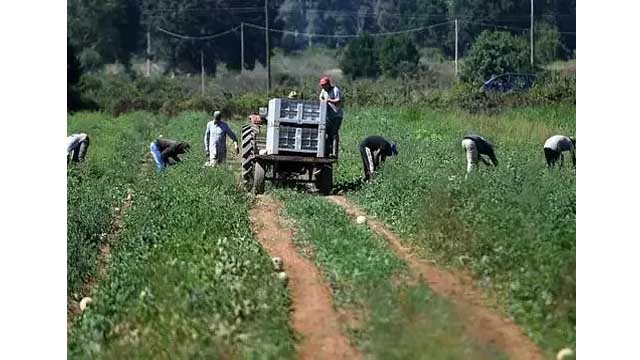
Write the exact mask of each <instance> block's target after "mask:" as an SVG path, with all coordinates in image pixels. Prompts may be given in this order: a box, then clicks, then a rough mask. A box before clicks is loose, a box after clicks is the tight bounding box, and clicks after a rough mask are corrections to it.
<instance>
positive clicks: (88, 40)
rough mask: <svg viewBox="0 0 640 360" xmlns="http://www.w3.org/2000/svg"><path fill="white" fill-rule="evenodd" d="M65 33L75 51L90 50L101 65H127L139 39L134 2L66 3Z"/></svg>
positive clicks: (86, 0)
mask: <svg viewBox="0 0 640 360" xmlns="http://www.w3.org/2000/svg"><path fill="white" fill-rule="evenodd" d="M67 15H68V17H67V19H68V20H67V30H68V33H69V37H70V39H71V41H73V42H74V44H75V45H76V46H77V47H78V51H79V52H80V51H83V50H84V49H91V50H93V51H95V52H97V53H98V54H99V56H100V58H101V59H102V61H104V62H113V61H119V62H121V63H123V64H125V65H128V64H129V60H130V58H131V55H132V53H134V52H136V50H138V48H139V45H140V39H141V32H140V8H139V6H138V2H137V1H136V0H69V2H68V5H67Z"/></svg>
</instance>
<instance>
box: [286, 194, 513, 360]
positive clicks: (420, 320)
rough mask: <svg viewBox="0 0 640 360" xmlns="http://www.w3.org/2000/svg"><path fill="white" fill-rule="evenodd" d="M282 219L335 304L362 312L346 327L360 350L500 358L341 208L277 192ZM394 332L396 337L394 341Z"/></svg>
mask: <svg viewBox="0 0 640 360" xmlns="http://www.w3.org/2000/svg"><path fill="white" fill-rule="evenodd" d="M276 193H277V194H278V197H279V198H280V199H281V200H282V201H283V202H284V212H285V215H286V216H287V217H288V218H290V219H291V220H293V221H294V223H295V226H296V229H297V230H298V232H297V236H296V238H295V242H296V245H297V246H298V247H299V248H301V249H307V250H310V251H307V252H309V253H311V257H312V259H313V260H314V261H315V262H316V263H317V264H318V266H319V267H320V269H322V271H323V273H324V274H325V276H326V277H327V279H328V281H329V283H330V285H331V287H332V289H333V293H334V304H335V305H336V306H337V307H339V308H341V309H343V310H346V311H352V312H355V313H361V314H364V316H363V317H364V319H363V323H362V324H360V325H355V326H354V327H352V328H350V329H349V332H350V334H351V335H352V338H353V339H354V341H355V342H356V343H357V345H358V347H359V348H360V349H361V350H362V351H363V352H364V353H366V354H367V356H370V357H372V358H376V359H415V358H428V359H469V358H473V359H499V358H501V356H502V355H501V354H499V353H498V352H497V350H496V349H494V348H492V347H491V346H490V345H479V344H476V343H475V342H474V341H472V340H471V339H469V338H468V337H467V336H466V335H465V334H464V331H463V327H462V325H463V324H462V322H461V321H460V319H458V318H457V317H456V316H455V315H454V311H453V309H452V308H451V305H450V304H449V303H447V301H445V300H444V299H442V298H439V297H437V296H436V295H435V294H433V293H432V292H431V291H430V290H429V289H428V288H427V287H426V286H424V285H421V284H420V285H408V284H407V283H406V281H405V280H406V276H407V275H408V274H407V266H406V264H405V263H404V262H403V261H402V260H401V259H398V258H397V257H395V255H394V254H393V252H392V251H391V249H390V247H389V245H388V243H387V242H386V240H384V239H383V238H381V237H380V236H378V235H376V234H374V233H372V232H371V231H370V230H369V229H368V228H367V227H364V226H358V225H356V224H355V223H353V222H352V220H351V219H350V218H349V216H348V215H347V214H346V213H345V212H344V210H343V209H342V208H340V207H338V206H337V205H335V204H332V203H330V202H328V201H326V200H325V199H322V198H321V197H317V196H310V195H307V194H302V193H296V192H293V191H277V192H276ZM389 334H393V336H392V337H391V336H389Z"/></svg>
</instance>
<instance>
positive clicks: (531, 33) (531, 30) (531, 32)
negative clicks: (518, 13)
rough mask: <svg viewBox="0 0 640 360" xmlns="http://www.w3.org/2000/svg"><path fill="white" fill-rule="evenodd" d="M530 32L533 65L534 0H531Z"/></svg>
mask: <svg viewBox="0 0 640 360" xmlns="http://www.w3.org/2000/svg"><path fill="white" fill-rule="evenodd" d="M529 33H530V35H531V66H533V0H531V29H530V30H529Z"/></svg>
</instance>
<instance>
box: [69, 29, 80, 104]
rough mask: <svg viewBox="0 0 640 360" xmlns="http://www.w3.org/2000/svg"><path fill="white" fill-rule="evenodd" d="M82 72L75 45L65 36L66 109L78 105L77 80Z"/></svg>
mask: <svg viewBox="0 0 640 360" xmlns="http://www.w3.org/2000/svg"><path fill="white" fill-rule="evenodd" d="M81 74H82V72H81V68H80V62H79V61H78V57H77V54H76V49H75V47H74V46H73V45H72V44H71V41H70V40H69V38H67V111H71V110H76V109H78V108H79V107H80V94H79V92H78V82H79V81H80V75H81Z"/></svg>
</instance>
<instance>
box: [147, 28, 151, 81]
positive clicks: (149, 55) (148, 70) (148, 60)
mask: <svg viewBox="0 0 640 360" xmlns="http://www.w3.org/2000/svg"><path fill="white" fill-rule="evenodd" d="M149 76H151V31H149V30H147V77H149Z"/></svg>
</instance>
